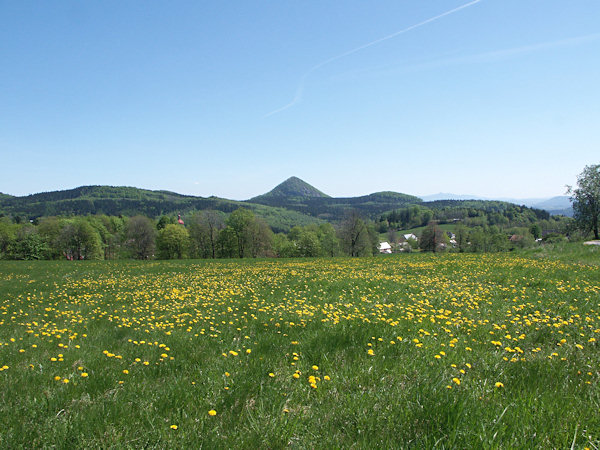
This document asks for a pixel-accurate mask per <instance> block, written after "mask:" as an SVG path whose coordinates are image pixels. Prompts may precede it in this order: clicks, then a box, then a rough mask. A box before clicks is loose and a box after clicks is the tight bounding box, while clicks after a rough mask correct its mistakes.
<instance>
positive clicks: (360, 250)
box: [0, 208, 379, 260]
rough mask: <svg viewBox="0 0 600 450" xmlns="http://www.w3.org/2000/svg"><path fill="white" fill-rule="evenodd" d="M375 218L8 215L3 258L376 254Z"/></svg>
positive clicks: (239, 212)
mask: <svg viewBox="0 0 600 450" xmlns="http://www.w3.org/2000/svg"><path fill="white" fill-rule="evenodd" d="M378 244H379V235H378V233H377V232H376V230H375V224H374V223H372V222H369V221H367V220H364V219H363V218H362V217H361V216H360V215H359V214H358V213H357V212H355V211H352V212H350V213H348V214H347V216H346V218H345V219H344V220H343V221H342V222H341V223H339V225H338V226H336V227H334V226H333V225H332V224H330V223H321V224H310V225H306V226H295V227H293V228H292V229H291V230H290V232H289V233H287V234H284V233H277V234H276V233H274V232H273V230H272V229H271V228H270V227H269V226H268V225H267V224H266V223H265V222H264V221H263V220H262V219H260V218H258V217H257V216H255V215H254V213H253V212H252V211H250V210H248V209H244V208H239V209H236V210H235V211H233V212H232V213H231V214H226V213H223V212H222V211H215V210H204V211H199V212H196V213H194V214H192V215H190V216H188V217H187V218H186V223H185V224H182V223H179V222H178V220H177V219H176V218H175V217H173V216H166V215H163V216H161V217H160V218H159V219H158V220H154V219H151V218H149V217H146V216H141V215H137V216H133V217H122V216H108V215H104V214H100V215H88V216H74V217H43V218H40V219H36V220H34V221H30V222H25V223H23V222H22V221H15V220H11V219H10V218H8V217H2V218H0V259H17V260H35V259H69V260H101V259H125V258H133V259H153V258H157V259H179V258H257V257H311V256H338V255H350V256H368V255H373V254H374V253H376V252H377V251H378Z"/></svg>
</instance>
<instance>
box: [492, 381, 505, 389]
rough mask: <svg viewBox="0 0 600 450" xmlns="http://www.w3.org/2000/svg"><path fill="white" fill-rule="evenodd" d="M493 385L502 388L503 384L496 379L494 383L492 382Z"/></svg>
mask: <svg viewBox="0 0 600 450" xmlns="http://www.w3.org/2000/svg"><path fill="white" fill-rule="evenodd" d="M494 386H496V387H497V388H503V387H504V384H502V383H500V382H499V381H497V382H496V384H494Z"/></svg>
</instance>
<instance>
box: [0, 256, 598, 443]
mask: <svg viewBox="0 0 600 450" xmlns="http://www.w3.org/2000/svg"><path fill="white" fill-rule="evenodd" d="M599 296H600V279H599V274H598V270H597V268H595V267H588V266H579V265H573V264H570V263H563V262H560V261H551V260H548V259H531V258H523V257H519V256H517V255H514V254H497V255H442V256H439V255H430V254H412V255H398V256H396V255H394V256H392V257H389V258H369V259H345V258H341V259H315V260H269V261H217V262H209V261H202V262H199V261H174V262H167V261H163V262H158V261H156V262H152V261H149V262H128V261H118V262H110V261H104V262H63V261H60V262H50V261H41V262H35V263H32V262H0V299H1V301H0V309H1V310H2V315H0V323H1V326H0V343H2V345H1V346H0V366H3V365H5V366H8V369H6V370H3V371H2V372H0V379H2V386H3V388H2V390H0V429H1V430H2V433H0V446H2V447H4V448H7V447H18V446H22V445H26V446H29V447H40V446H53V445H56V446H59V447H65V448H66V447H71V448H72V447H100V446H103V447H106V446H111V445H117V446H121V447H122V446H132V447H138V448H139V447H143V446H158V447H187V446H193V447H198V446H205V447H207V448H216V447H241V446H244V447H252V446H256V447H270V448H280V447H286V446H295V447H323V446H325V447H350V446H353V445H354V446H359V447H365V448H373V447H374V446H377V447H388V448H389V447H406V446H414V447H417V448H426V447H433V446H444V447H453V448H456V447H460V448H467V447H468V448H481V447H500V448H514V447H522V448H565V447H568V446H571V444H572V443H573V442H574V444H575V447H576V448H577V447H584V446H590V447H591V448H593V447H594V446H598V445H599V444H600V416H598V415H597V414H595V413H593V412H594V411H597V408H598V398H599V397H600V390H599V385H598V382H599V381H600V374H599V373H598V367H599V365H600V352H598V348H597V343H596V342H593V341H591V339H594V338H598V334H597V331H598V329H599V328H600V323H599V320H600V319H599V318H598V314H597V311H598V307H599V304H598V303H599ZM400 338H402V339H400ZM561 339H565V342H564V344H561V345H560V346H558V345H557V343H560V340H561ZM492 341H501V342H502V345H495V344H494V343H493V342H492ZM150 344H151V345H150ZM576 344H577V345H580V346H581V348H579V347H577V345H576ZM507 348H508V349H509V350H507ZM517 348H519V349H522V350H523V353H519V351H517V350H515V349H517ZM20 350H24V351H23V352H21V351H20ZM248 350H250V352H248ZM369 350H373V355H369V353H368V351H369ZM232 351H233V352H236V353H237V355H234V354H233V353H231V352H232ZM223 354H224V355H223ZM60 355H62V359H63V360H62V361H61V360H60V359H61V356H60ZM161 355H166V356H161ZM436 355H437V357H436ZM51 358H56V359H57V360H56V361H52V360H51ZM136 358H139V361H136ZM171 358H172V359H171ZM295 358H297V359H295ZM144 361H147V362H148V365H144V364H143V363H144ZM313 365H317V366H318V369H313V368H312V366H313ZM79 368H81V369H79ZM123 370H128V371H129V373H128V374H125V373H123ZM296 370H299V371H301V375H300V376H299V378H298V379H294V378H293V374H294V373H295V371H296ZM226 372H227V373H228V374H229V376H227V373H226ZM82 373H87V374H88V376H87V377H82V376H81V374H82ZM270 373H272V374H273V377H271V376H269V374H270ZM311 374H313V375H315V376H317V377H319V379H320V380H319V381H316V382H315V384H316V386H317V387H316V388H313V387H311V386H310V383H309V380H308V377H309V375H311ZM325 375H327V376H329V377H330V378H331V380H329V381H326V380H325ZM54 377H59V378H60V379H59V380H55V379H54ZM65 379H67V380H69V383H66V384H65V383H63V380H65ZM120 381H122V382H123V383H122V384H120V383H119V382H120ZM458 382H460V384H458ZM495 383H503V385H504V387H495ZM225 388H228V389H225ZM212 409H214V410H216V412H217V415H216V416H214V417H211V416H209V415H208V411H210V410H212ZM171 425H177V427H178V429H177V430H174V429H172V428H171V427H170V426H171Z"/></svg>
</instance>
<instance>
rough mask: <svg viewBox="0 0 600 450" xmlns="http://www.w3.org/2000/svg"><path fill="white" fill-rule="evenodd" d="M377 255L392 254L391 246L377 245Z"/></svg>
mask: <svg viewBox="0 0 600 450" xmlns="http://www.w3.org/2000/svg"><path fill="white" fill-rule="evenodd" d="M379 253H392V246H391V245H390V244H389V242H380V243H379Z"/></svg>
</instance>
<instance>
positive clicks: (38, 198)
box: [0, 186, 319, 231]
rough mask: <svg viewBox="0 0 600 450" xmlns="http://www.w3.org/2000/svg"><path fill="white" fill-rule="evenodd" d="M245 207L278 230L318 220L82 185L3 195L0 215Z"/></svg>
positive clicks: (154, 213) (214, 200)
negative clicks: (20, 194)
mask: <svg viewBox="0 0 600 450" xmlns="http://www.w3.org/2000/svg"><path fill="white" fill-rule="evenodd" d="M242 207H243V208H247V209H250V210H252V211H253V212H254V213H255V214H256V215H257V216H259V217H262V218H263V219H264V220H265V221H266V222H267V223H268V224H269V225H270V226H271V228H273V230H275V231H287V230H289V229H290V228H291V227H293V226H295V225H308V224H310V223H318V222H319V220H318V219H316V218H314V217H310V216H307V215H304V214H301V213H298V212H296V211H292V210H286V209H283V208H276V207H271V206H265V205H260V204H253V203H247V202H238V201H235V200H228V199H224V198H219V197H195V196H190V195H182V194H177V193H174V192H169V191H151V190H147V189H138V188H134V187H123V186H116V187H115V186H81V187H78V188H75V189H68V190H64V191H53V192H43V193H39V194H33V195H27V196H23V197H10V196H8V197H0V214H3V215H7V216H13V217H16V216H20V217H22V218H27V219H35V218H38V217H44V216H68V215H75V216H82V215H88V214H107V215H110V216H118V215H123V216H134V215H138V214H140V215H144V216H148V217H153V218H157V217H159V216H161V215H173V214H183V215H185V214H190V213H192V212H194V211H201V210H209V209H210V210H215V211H222V212H225V213H230V212H232V211H235V210H236V209H238V208H242Z"/></svg>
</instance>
